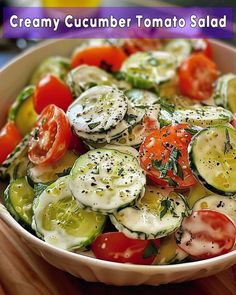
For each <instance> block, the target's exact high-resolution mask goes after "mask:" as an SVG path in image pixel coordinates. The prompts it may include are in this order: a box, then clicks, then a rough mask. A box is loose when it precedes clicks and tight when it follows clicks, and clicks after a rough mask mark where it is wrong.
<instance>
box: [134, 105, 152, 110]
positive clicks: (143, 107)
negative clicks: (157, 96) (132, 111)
mask: <svg viewBox="0 0 236 295" xmlns="http://www.w3.org/2000/svg"><path fill="white" fill-rule="evenodd" d="M135 107H136V108H138V109H148V108H149V107H148V106H145V105H138V106H135Z"/></svg>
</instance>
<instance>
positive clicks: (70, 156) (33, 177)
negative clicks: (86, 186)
mask: <svg viewBox="0 0 236 295" xmlns="http://www.w3.org/2000/svg"><path fill="white" fill-rule="evenodd" d="M77 159H78V156H77V155H76V154H74V153H73V152H72V151H67V152H66V154H65V155H64V156H63V157H62V158H61V159H60V160H59V161H57V162H55V163H52V164H50V165H37V166H35V165H30V167H28V170H27V176H28V178H29V182H30V183H32V185H35V184H37V183H44V184H50V183H52V182H54V181H55V180H57V179H58V178H59V177H61V176H65V175H68V174H69V173H70V170H71V167H72V166H73V164H74V162H75V161H76V160H77Z"/></svg>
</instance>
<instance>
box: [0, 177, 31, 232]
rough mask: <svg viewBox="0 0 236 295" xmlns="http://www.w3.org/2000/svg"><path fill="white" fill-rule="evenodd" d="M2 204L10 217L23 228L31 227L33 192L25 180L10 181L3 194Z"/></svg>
mask: <svg viewBox="0 0 236 295" xmlns="http://www.w3.org/2000/svg"><path fill="white" fill-rule="evenodd" d="M4 197H5V198H4V203H5V206H6V208H7V209H8V211H9V212H10V213H11V215H12V216H13V217H14V218H15V219H16V220H17V221H18V222H19V223H21V224H22V225H23V226H25V227H31V223H32V216H33V210H32V204H33V199H34V190H33V188H32V187H31V186H30V185H29V184H28V181H27V179H26V178H25V177H24V178H19V179H16V180H14V181H12V182H11V183H10V184H9V186H8V187H7V189H6V190H5V192H4Z"/></svg>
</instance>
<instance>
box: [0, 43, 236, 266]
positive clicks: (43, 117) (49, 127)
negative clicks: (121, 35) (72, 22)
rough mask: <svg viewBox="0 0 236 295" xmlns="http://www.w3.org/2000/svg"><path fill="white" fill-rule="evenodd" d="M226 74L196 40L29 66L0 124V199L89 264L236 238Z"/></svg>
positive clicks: (231, 106)
mask: <svg viewBox="0 0 236 295" xmlns="http://www.w3.org/2000/svg"><path fill="white" fill-rule="evenodd" d="M235 112H236V74H233V73H228V74H222V73H220V72H219V70H218V69H217V66H216V64H215V63H214V60H213V59H212V53H211V46H210V44H209V43H208V41H207V40H205V39H198V40H191V39H172V40H170V39H160V40H146V39H143V40H140V39H129V40H125V39H122V40H100V39H99V40H92V41H86V42H84V43H83V44H82V45H80V46H79V47H78V48H76V49H75V50H74V52H73V54H72V57H71V58H67V57H61V56H52V57H49V58H47V59H46V60H43V61H42V63H41V64H40V65H39V66H38V67H37V68H36V69H35V72H34V73H32V76H31V80H30V81H29V83H28V85H27V86H26V87H25V88H24V89H23V90H22V91H21V93H19V95H18V96H17V98H16V99H15V101H14V102H13V104H12V105H11V106H10V108H9V112H8V116H7V120H6V124H5V125H4V126H3V127H2V129H1V131H0V145H1V150H0V177H1V180H2V182H4V183H5V184H6V189H5V192H4V204H5V206H6V208H7V209H8V211H9V212H10V214H11V215H12V216H13V217H14V218H15V219H16V220H17V221H18V222H19V223H20V224H21V225H22V226H23V227H25V229H27V230H29V231H30V232H31V233H32V234H34V235H35V236H37V237H38V238H40V239H42V240H43V241H45V242H46V243H49V244H51V245H54V246H56V247H59V248H62V249H65V250H68V251H76V252H78V253H82V254H84V255H91V254H92V255H94V256H95V257H96V258H98V259H103V260H109V261H114V262H122V263H134V264H173V263H180V262H188V261H195V260H201V259H206V258H211V257H216V256H219V255H222V254H224V253H227V252H230V251H232V250H234V249H235V240H236V198H235V195H236V181H235V180H236V175H234V173H236V129H235V128H236V120H235V118H234V113H235Z"/></svg>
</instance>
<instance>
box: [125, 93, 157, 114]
mask: <svg viewBox="0 0 236 295" xmlns="http://www.w3.org/2000/svg"><path fill="white" fill-rule="evenodd" d="M125 95H126V96H127V98H128V99H129V100H130V101H131V102H132V103H133V104H134V106H135V107H136V108H140V109H144V110H145V112H146V115H147V116H148V117H151V118H153V119H157V118H158V114H159V111H160V105H159V103H160V98H159V97H158V96H157V95H156V94H154V93H152V92H150V91H147V90H142V89H131V90H128V91H126V92H125Z"/></svg>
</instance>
